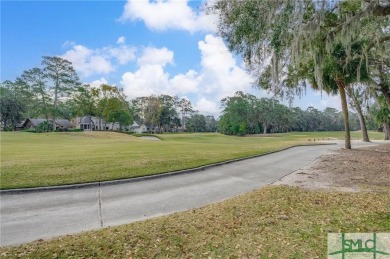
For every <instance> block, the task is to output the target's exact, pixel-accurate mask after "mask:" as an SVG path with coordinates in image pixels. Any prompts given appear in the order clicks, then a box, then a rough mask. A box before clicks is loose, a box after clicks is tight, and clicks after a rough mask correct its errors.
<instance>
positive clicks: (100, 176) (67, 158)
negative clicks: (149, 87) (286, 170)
mask: <svg viewBox="0 0 390 259" xmlns="http://www.w3.org/2000/svg"><path fill="white" fill-rule="evenodd" d="M342 136H343V133H342V132H321V133H289V134H272V135H266V137H258V136H251V137H233V136H224V135H221V134H163V135H159V137H160V138H161V139H163V141H158V142H157V141H147V140H142V139H139V138H137V137H135V136H131V135H127V134H119V133H111V132H80V133H44V134H32V133H25V132H16V133H12V132H1V135H0V137H1V183H0V188H1V189H10V188H22V187H38V186H51V185H62V184H72V183H84V182H94V181H105V180H113V179H123V178H131V177H139V176H146V175H153V174H160V173H165V172H170V171H175V170H181V169H188V168H194V167H198V166H202V165H207V164H211V163H216V162H221V161H226V160H230V159H234V158H239V157H245V156H250V155H257V154H263V153H266V152H270V151H275V150H280V149H283V148H286V147H289V146H293V145H297V144H312V143H314V142H313V138H320V139H321V138H331V137H336V138H339V137H342ZM359 136H360V133H353V137H354V138H358V137H359ZM372 137H375V138H377V139H378V138H383V134H380V133H372ZM309 139H310V141H308V140H309Z"/></svg>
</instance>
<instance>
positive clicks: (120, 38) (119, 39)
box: [116, 36, 126, 44]
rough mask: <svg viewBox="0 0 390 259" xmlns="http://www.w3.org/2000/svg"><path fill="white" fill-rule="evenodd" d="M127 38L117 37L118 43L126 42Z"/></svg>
mask: <svg viewBox="0 0 390 259" xmlns="http://www.w3.org/2000/svg"><path fill="white" fill-rule="evenodd" d="M125 41H126V38H125V37H124V36H121V37H119V38H118V39H117V41H116V44H125Z"/></svg>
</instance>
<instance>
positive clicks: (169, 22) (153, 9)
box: [120, 0, 217, 33]
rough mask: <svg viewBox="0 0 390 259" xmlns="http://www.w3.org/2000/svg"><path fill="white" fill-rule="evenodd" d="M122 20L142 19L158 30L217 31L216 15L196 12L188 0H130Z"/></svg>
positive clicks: (152, 28)
mask: <svg viewBox="0 0 390 259" xmlns="http://www.w3.org/2000/svg"><path fill="white" fill-rule="evenodd" d="M120 20H121V21H128V20H130V21H135V20H141V21H143V22H144V23H145V25H146V26H147V27H148V28H149V29H151V30H156V31H165V30H168V29H177V30H185V31H189V32H191V33H193V32H196V31H205V32H215V31H216V28H217V27H216V17H215V16H212V15H206V14H205V13H204V12H194V10H193V9H192V8H191V7H190V6H188V0H180V1H177V0H166V1H162V0H158V1H155V2H153V1H149V0H144V1H139V0H128V1H127V3H126V4H125V7H124V11H123V13H122V16H121V17H120Z"/></svg>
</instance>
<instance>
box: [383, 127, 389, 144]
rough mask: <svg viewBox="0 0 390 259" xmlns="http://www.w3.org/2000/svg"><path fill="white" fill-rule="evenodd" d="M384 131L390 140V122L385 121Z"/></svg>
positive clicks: (386, 137) (386, 138)
mask: <svg viewBox="0 0 390 259" xmlns="http://www.w3.org/2000/svg"><path fill="white" fill-rule="evenodd" d="M383 132H384V133H385V140H390V123H383Z"/></svg>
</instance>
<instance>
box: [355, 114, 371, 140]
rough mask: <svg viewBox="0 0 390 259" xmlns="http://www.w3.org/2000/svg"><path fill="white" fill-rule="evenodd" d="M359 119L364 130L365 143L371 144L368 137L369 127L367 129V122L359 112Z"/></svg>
mask: <svg viewBox="0 0 390 259" xmlns="http://www.w3.org/2000/svg"><path fill="white" fill-rule="evenodd" d="M358 118H359V123H360V129H361V130H362V134H363V141H364V142H370V138H369V137H368V132H367V127H366V120H365V119H364V116H363V114H361V113H359V112H358Z"/></svg>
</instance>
